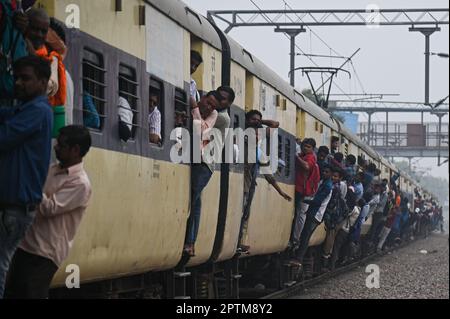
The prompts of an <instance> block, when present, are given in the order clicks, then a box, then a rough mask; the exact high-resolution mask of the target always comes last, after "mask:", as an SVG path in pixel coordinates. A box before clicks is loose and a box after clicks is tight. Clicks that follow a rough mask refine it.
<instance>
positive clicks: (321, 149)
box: [317, 145, 330, 155]
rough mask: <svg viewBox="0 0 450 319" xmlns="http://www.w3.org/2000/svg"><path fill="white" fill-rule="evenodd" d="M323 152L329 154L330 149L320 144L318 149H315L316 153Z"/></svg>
mask: <svg viewBox="0 0 450 319" xmlns="http://www.w3.org/2000/svg"><path fill="white" fill-rule="evenodd" d="M320 153H323V154H325V155H328V154H330V149H329V148H328V146H325V145H322V146H321V147H319V150H318V151H317V154H320Z"/></svg>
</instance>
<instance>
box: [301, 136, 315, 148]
mask: <svg viewBox="0 0 450 319" xmlns="http://www.w3.org/2000/svg"><path fill="white" fill-rule="evenodd" d="M302 144H306V145H311V146H312V147H313V148H315V147H316V140H315V139H313V138H305V139H304V140H303V142H302Z"/></svg>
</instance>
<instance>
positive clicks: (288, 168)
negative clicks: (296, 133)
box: [284, 138, 291, 177]
mask: <svg viewBox="0 0 450 319" xmlns="http://www.w3.org/2000/svg"><path fill="white" fill-rule="evenodd" d="M285 156H286V168H285V170H284V174H285V176H286V177H289V176H291V140H290V139H288V138H287V139H286V144H285Z"/></svg>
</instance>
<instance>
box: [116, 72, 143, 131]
mask: <svg viewBox="0 0 450 319" xmlns="http://www.w3.org/2000/svg"><path fill="white" fill-rule="evenodd" d="M136 79H137V77H136V70H135V69H133V68H130V67H128V66H125V65H123V64H120V66H119V96H121V97H123V98H124V99H126V100H127V101H128V103H129V104H130V107H131V111H132V112H133V121H132V123H127V124H131V125H132V130H131V138H133V139H134V138H135V136H136V130H137V127H138V125H137V123H138V110H137V106H138V100H139V97H138V82H137V81H136Z"/></svg>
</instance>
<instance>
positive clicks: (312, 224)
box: [295, 214, 320, 262]
mask: <svg viewBox="0 0 450 319" xmlns="http://www.w3.org/2000/svg"><path fill="white" fill-rule="evenodd" d="M319 225H320V223H319V222H318V221H317V219H316V217H315V216H314V214H309V215H307V217H306V221H305V226H304V227H303V231H302V234H301V236H300V245H299V247H298V250H297V252H296V254H295V257H296V259H297V260H298V261H300V262H303V257H305V254H306V251H307V250H308V244H309V240H310V239H311V236H312V235H313V233H314V231H315V230H316V228H317V226H319Z"/></svg>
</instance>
